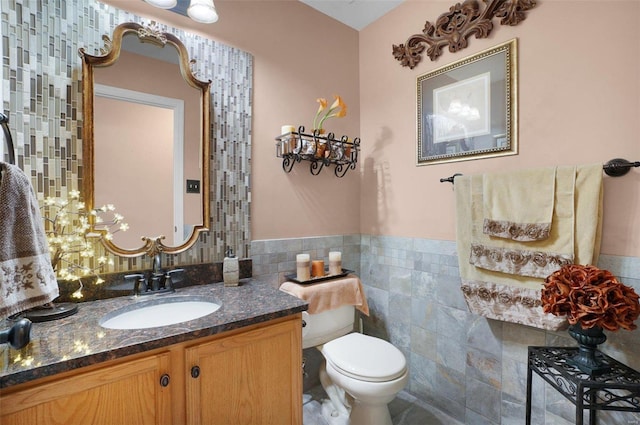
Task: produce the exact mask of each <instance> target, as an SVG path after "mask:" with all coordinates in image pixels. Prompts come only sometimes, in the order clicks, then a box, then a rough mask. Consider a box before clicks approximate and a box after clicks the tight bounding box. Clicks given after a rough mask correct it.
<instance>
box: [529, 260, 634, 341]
mask: <svg viewBox="0 0 640 425" xmlns="http://www.w3.org/2000/svg"><path fill="white" fill-rule="evenodd" d="M638 299H639V297H638V294H636V292H635V291H634V290H633V288H631V287H629V286H626V285H624V284H622V283H620V282H619V281H618V280H617V279H616V277H615V276H614V275H613V274H611V272H609V271H607V270H601V269H599V268H597V267H595V266H590V265H587V266H581V265H578V264H570V265H567V266H564V267H562V268H561V269H559V270H557V271H555V272H554V273H552V274H550V275H549V276H548V277H547V278H546V279H545V283H544V287H543V288H542V296H541V301H542V309H543V311H544V312H545V313H551V314H553V315H555V316H565V315H566V316H567V320H568V321H569V323H570V324H572V325H575V324H577V323H580V325H581V326H582V327H583V328H584V329H589V328H593V327H596V326H599V327H601V328H603V329H606V330H609V331H617V330H618V329H620V328H622V329H626V330H633V329H636V328H637V326H636V325H635V324H634V323H633V322H634V321H635V320H636V319H637V318H638V316H639V315H640V304H639V303H638Z"/></svg>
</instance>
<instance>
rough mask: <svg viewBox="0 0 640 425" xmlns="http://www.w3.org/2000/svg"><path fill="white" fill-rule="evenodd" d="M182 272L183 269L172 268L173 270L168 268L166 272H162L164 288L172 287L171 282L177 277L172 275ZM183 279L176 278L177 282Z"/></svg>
mask: <svg viewBox="0 0 640 425" xmlns="http://www.w3.org/2000/svg"><path fill="white" fill-rule="evenodd" d="M182 272H184V269H174V270H169V271H168V272H166V273H165V274H164V286H165V288H173V284H174V283H176V282H175V281H174V279H176V278H177V277H174V275H178V274H181V273H182ZM182 280H183V279H181V278H180V279H179V280H177V282H178V283H179V282H182Z"/></svg>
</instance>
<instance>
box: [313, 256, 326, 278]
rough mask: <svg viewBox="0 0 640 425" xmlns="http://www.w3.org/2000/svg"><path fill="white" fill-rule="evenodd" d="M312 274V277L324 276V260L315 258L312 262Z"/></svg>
mask: <svg viewBox="0 0 640 425" xmlns="http://www.w3.org/2000/svg"><path fill="white" fill-rule="evenodd" d="M311 276H312V277H321V276H324V261H322V260H313V261H312V262H311Z"/></svg>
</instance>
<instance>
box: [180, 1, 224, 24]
mask: <svg viewBox="0 0 640 425" xmlns="http://www.w3.org/2000/svg"><path fill="white" fill-rule="evenodd" d="M187 15H189V17H190V18H191V19H193V20H194V21H196V22H200V23H203V24H212V23H214V22H216V21H217V20H218V13H217V12H216V7H215V6H214V5H213V0H191V4H189V8H188V9H187Z"/></svg>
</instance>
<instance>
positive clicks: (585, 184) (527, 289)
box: [455, 164, 602, 330]
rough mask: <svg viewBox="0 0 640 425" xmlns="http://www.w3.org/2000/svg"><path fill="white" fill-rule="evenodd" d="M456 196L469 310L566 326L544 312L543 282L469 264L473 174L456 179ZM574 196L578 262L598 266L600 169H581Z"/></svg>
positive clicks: (549, 327)
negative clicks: (596, 264)
mask: <svg viewBox="0 0 640 425" xmlns="http://www.w3.org/2000/svg"><path fill="white" fill-rule="evenodd" d="M455 192H456V245H457V252H458V261H459V267H460V278H461V289H462V292H463V294H464V297H465V300H466V302H467V305H468V307H469V310H470V311H471V312H472V313H475V314H478V315H482V316H484V317H489V318H492V319H496V320H502V321H508V322H513V323H521V324H524V325H528V326H535V327H538V328H542V329H547V330H558V329H561V328H563V327H566V320H565V319H564V317H556V316H553V315H550V314H545V313H543V312H542V308H541V307H540V289H541V288H542V283H543V281H544V279H537V278H532V277H526V276H515V275H509V274H505V273H500V272H495V271H491V270H485V269H481V268H478V267H475V266H473V265H472V264H470V263H469V257H470V251H471V238H472V228H473V223H472V220H471V214H472V208H471V199H472V196H471V176H462V177H458V178H456V183H455ZM575 195H576V197H575V205H576V208H575V214H574V216H575V230H574V231H573V239H574V244H573V245H574V251H575V252H574V261H575V263H577V264H595V263H596V262H597V261H598V255H599V250H600V233H601V229H602V165H600V164H594V165H588V166H580V167H577V173H576V192H575ZM553 227H554V226H552V229H553Z"/></svg>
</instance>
